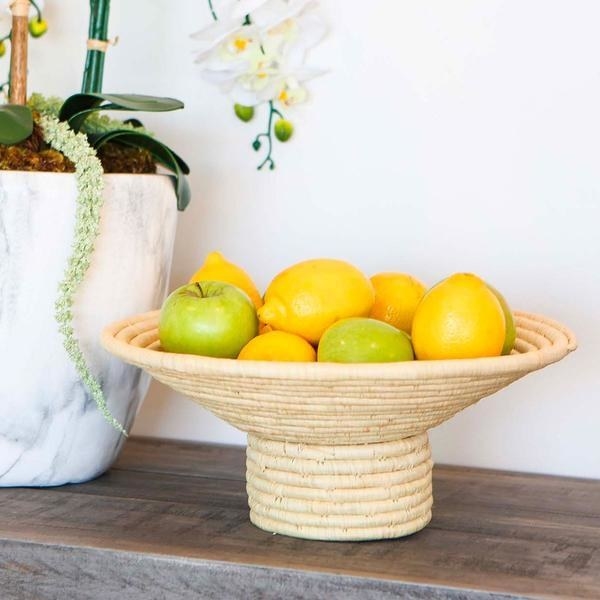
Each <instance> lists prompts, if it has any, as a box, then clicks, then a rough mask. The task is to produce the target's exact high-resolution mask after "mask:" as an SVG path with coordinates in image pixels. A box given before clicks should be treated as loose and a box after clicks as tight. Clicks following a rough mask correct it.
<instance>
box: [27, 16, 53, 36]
mask: <svg viewBox="0 0 600 600" xmlns="http://www.w3.org/2000/svg"><path fill="white" fill-rule="evenodd" d="M46 31H48V23H47V22H46V21H45V20H44V19H38V18H37V17H35V18H33V19H31V21H29V33H30V34H31V37H34V38H39V37H41V36H43V35H44V34H45V33H46Z"/></svg>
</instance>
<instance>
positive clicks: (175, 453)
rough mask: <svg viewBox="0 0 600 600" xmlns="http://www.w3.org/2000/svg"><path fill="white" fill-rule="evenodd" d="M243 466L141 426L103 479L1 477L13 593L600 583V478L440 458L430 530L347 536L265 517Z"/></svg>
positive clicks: (542, 587)
mask: <svg viewBox="0 0 600 600" xmlns="http://www.w3.org/2000/svg"><path fill="white" fill-rule="evenodd" d="M244 470H245V457H244V450H243V449H241V448H236V447H229V446H217V445H198V444H189V443H183V442H170V441H161V440H150V439H141V438H140V439H132V440H130V441H128V442H127V444H126V446H125V449H124V451H123V453H122V455H121V457H120V459H119V461H118V462H117V464H116V465H115V466H114V468H113V469H111V470H110V471H109V472H108V473H106V474H105V475H103V476H102V477H100V478H98V479H96V480H95V481H92V482H89V483H85V484H79V485H68V486H62V487H58V488H3V489H0V598H2V600H4V599H6V600H12V599H28V600H29V599H35V600H38V599H39V600H46V599H54V598H56V599H59V598H60V599H63V598H65V599H70V598H73V599H78V598H83V599H88V598H89V599H92V598H103V599H105V600H110V599H112V598H128V599H137V598H144V600H148V599H153V598H157V599H163V598H164V599H167V600H171V599H180V598H181V599H184V600H185V599H187V598H215V599H219V600H220V599H228V598H232V599H236V598H242V599H252V598H285V599H295V598H298V599H300V598H303V599H304V598H324V599H325V598H326V599H329V598H332V599H336V598H340V599H341V598H343V599H349V600H353V599H355V598H356V599H365V598H366V599H371V598H373V599H378V598H382V599H388V598H389V599H391V598H409V599H410V598H415V599H417V598H418V599H421V598H432V599H437V598H452V599H458V598H464V599H472V598H481V599H484V598H486V599H487V598H590V599H600V481H594V480H583V479H571V478H559V477H548V476H539V475H523V474H518V473H508V472H501V471H487V470H480V469H468V468H460V467H446V466H436V467H435V469H434V510H433V520H432V522H431V523H430V525H429V526H428V527H426V528H425V529H424V530H423V531H421V532H419V533H416V534H414V535H412V536H409V537H407V538H401V539H397V540H386V541H375V542H358V543H339V542H315V541H307V540H300V539H294V538H289V537H285V536H279V535H272V534H269V533H267V532H264V531H261V530H260V529H257V528H255V527H254V526H253V525H252V524H251V523H250V522H249V520H248V507H247V499H246V491H245V476H244Z"/></svg>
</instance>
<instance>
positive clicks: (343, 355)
mask: <svg viewBox="0 0 600 600" xmlns="http://www.w3.org/2000/svg"><path fill="white" fill-rule="evenodd" d="M413 359H414V353H413V349H412V344H411V342H410V336H409V335H408V334H407V333H405V332H404V331H400V330H399V329H396V327H394V326H393V325H390V324H389V323H384V322H383V321H378V320H377V319H368V318H364V317H350V318H348V319H340V320H339V321H336V322H335V323H334V324H333V325H331V326H330V327H329V328H328V329H326V330H325V332H324V333H323V335H322V336H321V339H320V340H319V347H318V349H317V360H318V361H320V362H343V363H382V362H397V361H403V360H413Z"/></svg>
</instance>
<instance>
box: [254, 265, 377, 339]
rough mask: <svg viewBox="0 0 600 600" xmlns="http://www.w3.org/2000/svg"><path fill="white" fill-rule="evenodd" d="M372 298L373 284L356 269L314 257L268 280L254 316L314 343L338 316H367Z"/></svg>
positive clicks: (371, 304) (274, 327) (340, 317)
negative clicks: (256, 314)
mask: <svg viewBox="0 0 600 600" xmlns="http://www.w3.org/2000/svg"><path fill="white" fill-rule="evenodd" d="M373 300H374V292H373V286H372V285H371V282H370V281H369V280H368V279H367V277H365V275H364V274H363V273H362V272H361V271H360V270H359V269H357V268H356V267H354V266H352V265H351V264H349V263H347V262H345V261H342V260H336V259H331V258H317V259H312V260H305V261H303V262H300V263H297V264H295V265H292V266H291V267H288V268H287V269H285V270H283V271H282V272H281V273H279V274H278V275H277V276H276V277H275V278H274V279H273V281H271V283H270V284H269V286H268V287H267V290H266V292H265V303H264V305H263V306H262V307H261V308H259V309H258V318H259V319H260V321H261V323H265V324H267V325H270V326H271V327H272V328H273V329H276V330H277V329H278V330H283V331H289V332H290V333H295V334H297V335H299V336H302V337H303V338H304V339H306V340H308V341H309V342H311V343H312V344H316V343H317V342H318V341H319V338H320V337H321V335H322V333H323V332H324V331H325V330H326V329H327V328H328V327H329V326H330V325H331V324H332V323H335V322H336V321H338V320H339V319H343V318H345V317H366V316H368V315H369V312H370V310H371V307H372V306H373Z"/></svg>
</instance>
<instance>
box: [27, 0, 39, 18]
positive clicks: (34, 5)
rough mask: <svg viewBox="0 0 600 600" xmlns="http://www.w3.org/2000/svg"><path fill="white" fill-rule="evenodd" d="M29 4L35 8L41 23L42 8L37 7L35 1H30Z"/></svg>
mask: <svg viewBox="0 0 600 600" xmlns="http://www.w3.org/2000/svg"><path fill="white" fill-rule="evenodd" d="M29 3H30V4H31V6H33V8H35V12H36V13H37V20H38V22H39V21H41V20H42V11H41V10H40V7H39V6H38V5H37V3H36V2H35V0H29Z"/></svg>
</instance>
